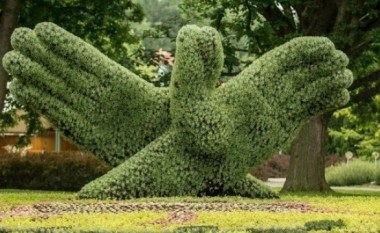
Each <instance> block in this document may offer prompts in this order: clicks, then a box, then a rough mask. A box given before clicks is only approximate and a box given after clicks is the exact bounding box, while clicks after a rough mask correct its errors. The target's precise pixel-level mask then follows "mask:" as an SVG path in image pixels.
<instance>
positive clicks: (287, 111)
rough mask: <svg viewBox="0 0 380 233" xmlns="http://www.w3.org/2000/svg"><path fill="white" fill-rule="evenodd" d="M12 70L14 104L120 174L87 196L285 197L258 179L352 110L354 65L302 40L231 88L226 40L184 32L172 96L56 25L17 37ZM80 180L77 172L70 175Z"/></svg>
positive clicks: (326, 46)
mask: <svg viewBox="0 0 380 233" xmlns="http://www.w3.org/2000/svg"><path fill="white" fill-rule="evenodd" d="M11 41H12V46H13V48H14V51H11V52H9V53H7V54H6V55H5V57H4V59H3V65H4V67H5V68H6V70H7V71H8V72H9V73H10V74H11V75H12V76H13V78H14V79H13V81H12V85H11V93H12V95H13V96H14V97H15V98H16V99H17V101H19V102H20V103H21V104H23V105H25V106H28V107H29V108H31V109H34V110H35V111H37V112H39V113H40V114H42V115H43V116H45V117H46V118H47V119H48V120H49V121H50V122H51V123H52V124H53V125H54V126H55V127H57V128H58V129H60V131H61V132H63V134H64V135H65V136H66V137H67V138H69V139H71V140H72V141H73V142H75V143H76V144H77V145H80V146H81V147H82V148H84V149H87V150H89V151H91V152H93V153H94V154H95V155H96V156H98V157H99V158H101V159H102V160H104V161H105V162H107V163H108V164H110V165H112V166H114V167H115V168H113V169H112V170H111V171H110V172H108V173H107V174H105V175H104V176H102V177H100V178H98V179H96V180H94V181H92V182H90V183H89V184H87V185H86V186H84V187H83V188H82V190H81V191H80V192H79V197H82V198H98V199H106V198H107V199H108V198H111V199H127V198H134V197H150V196H183V195H188V196H202V195H241V196H246V197H275V196H277V194H276V193H275V192H273V191H271V190H270V189H269V188H267V187H266V186H265V185H264V184H263V183H261V182H260V181H258V180H257V179H256V178H254V177H253V176H251V175H249V174H248V171H249V169H250V168H252V167H255V166H258V165H260V163H262V162H263V161H265V160H266V159H268V158H269V157H270V156H271V155H272V154H273V153H274V152H275V151H276V150H278V149H279V148H281V146H282V145H284V144H285V143H288V142H289V141H290V140H291V139H292V138H293V137H294V135H295V134H296V133H297V130H298V129H299V128H300V126H301V125H302V123H303V122H304V121H305V120H306V119H308V118H309V117H310V116H313V115H318V114H320V113H322V112H323V111H326V110H328V109H332V108H336V107H338V106H342V105H344V104H346V103H347V102H348V100H349V94H348V91H347V90H346V88H347V87H348V86H349V85H350V84H351V83H352V73H351V72H350V71H349V70H347V69H346V66H347V64H348V58H347V57H346V56H345V55H344V54H343V53H342V52H341V51H338V50H336V49H335V47H334V45H333V43H332V42H331V41H330V40H328V39H327V38H321V37H300V38H295V39H293V40H291V41H290V42H288V43H286V44H284V45H282V46H279V47H277V48H275V49H273V50H271V51H269V52H268V53H266V54H264V55H263V56H261V57H260V58H258V59H256V60H255V61H254V62H253V63H252V64H251V65H250V66H249V67H247V68H246V69H245V70H244V71H242V72H241V73H240V74H239V75H237V76H236V77H234V78H233V79H232V80H231V81H229V82H227V83H226V84H225V85H223V86H222V87H217V82H218V80H219V77H220V75H221V70H222V67H223V59H224V55H223V48H222V44H221V38H220V36H219V34H218V32H217V31H216V30H215V29H213V28H210V27H202V28H201V27H197V26H192V25H191V26H185V27H183V28H182V29H181V30H180V31H179V33H178V36H177V42H176V43H177V51H176V54H175V57H176V61H175V63H174V68H173V72H172V77H171V83H170V87H169V88H158V87H154V86H153V85H152V84H150V83H148V82H146V81H144V80H143V79H141V78H139V77H138V76H137V75H136V74H134V73H132V72H131V71H129V70H128V69H126V68H125V67H123V66H121V65H119V64H117V63H116V62H114V61H112V60H111V59H109V58H107V57H106V56H105V55H103V54H102V53H100V52H99V51H98V50H96V49H95V48H94V47H92V46H91V45H89V44H87V43H85V42H84V41H82V40H81V39H80V38H78V37H76V36H74V35H72V34H70V33H69V32H67V31H65V30H64V29H62V28H60V27H58V26H57V25H55V24H53V23H40V24H38V25H37V26H36V27H35V29H34V30H30V29H27V28H19V29H16V30H15V32H14V33H13V35H12V39H11ZM71 172H75V171H71Z"/></svg>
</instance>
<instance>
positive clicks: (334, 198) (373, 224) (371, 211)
mask: <svg viewBox="0 0 380 233" xmlns="http://www.w3.org/2000/svg"><path fill="white" fill-rule="evenodd" d="M41 202H97V201H96V200H77V199H76V195H75V193H70V192H44V191H24V190H1V191H0V212H1V211H7V210H10V209H12V208H14V207H15V206H16V207H17V206H19V205H30V204H35V203H41ZM106 202H113V201H106ZM123 202H133V203H151V202H165V203H174V202H175V203H177V202H196V203H210V202H212V203H214V202H222V203H251V204H271V203H278V202H291V203H307V204H309V205H310V206H311V207H313V208H316V209H319V210H320V211H318V212H313V211H310V212H309V211H306V212H299V211H285V212H271V211H255V212H250V211H241V210H239V211H231V212H221V211H211V212H210V211H200V212H197V217H196V218H195V219H194V220H193V221H191V222H185V223H169V224H158V223H157V221H160V220H162V219H166V218H168V216H169V214H168V213H167V212H165V211H161V212H154V211H149V210H148V211H139V212H131V213H104V214H99V213H91V214H86V213H77V214H63V215H58V216H49V217H46V218H40V217H36V216H21V217H15V216H14V217H9V216H4V217H3V218H2V219H1V221H0V228H1V227H10V228H17V227H24V228H40V227H46V228H51V227H67V228H70V229H104V230H107V231H120V230H125V231H132V230H133V231H164V230H174V229H177V228H178V227H183V226H205V225H207V226H217V227H219V228H220V229H235V230H231V231H234V232H244V230H241V231H238V229H244V228H247V227H255V228H271V227H277V228H278V227H281V228H286V227H302V226H304V224H305V223H306V222H308V221H319V220H339V219H341V220H343V222H344V223H345V225H346V226H344V227H343V228H341V229H334V230H333V232H334V231H335V232H378V231H380V221H379V220H378V219H380V192H366V191H346V190H345V191H342V190H339V191H336V192H335V194H322V195H321V194H316V193H282V194H281V198H280V199H249V198H241V197H204V198H194V197H173V198H142V199H133V200H127V201H123ZM0 216H1V215H0ZM320 232H323V231H320Z"/></svg>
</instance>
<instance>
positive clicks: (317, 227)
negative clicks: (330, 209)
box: [305, 219, 345, 231]
mask: <svg viewBox="0 0 380 233" xmlns="http://www.w3.org/2000/svg"><path fill="white" fill-rule="evenodd" d="M344 226H345V224H344V222H343V221H342V220H341V219H339V220H337V221H334V220H320V221H309V222H307V223H305V227H306V229H307V230H308V231H312V230H314V231H331V230H332V229H333V228H341V227H344Z"/></svg>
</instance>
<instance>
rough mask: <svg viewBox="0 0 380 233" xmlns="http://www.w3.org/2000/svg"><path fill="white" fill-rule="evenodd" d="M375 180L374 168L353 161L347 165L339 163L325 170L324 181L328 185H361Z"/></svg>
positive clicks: (367, 164) (365, 163) (371, 165)
mask: <svg viewBox="0 0 380 233" xmlns="http://www.w3.org/2000/svg"><path fill="white" fill-rule="evenodd" d="M374 180H375V166H374V164H373V163H371V162H368V161H362V160H358V159H357V160H353V161H351V162H349V164H348V165H346V164H345V163H341V164H339V165H337V166H333V167H329V168H327V169H326V181H327V183H328V184H329V185H334V186H345V185H361V184H366V183H370V182H372V181H374Z"/></svg>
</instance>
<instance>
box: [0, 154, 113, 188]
mask: <svg viewBox="0 0 380 233" xmlns="http://www.w3.org/2000/svg"><path fill="white" fill-rule="evenodd" d="M109 169H110V167H108V166H107V165H106V164H104V163H103V162H101V161H100V160H98V159H97V158H95V157H94V156H92V155H90V154H86V153H79V152H70V153H68V152H66V153H50V154H48V153H44V154H27V155H26V156H20V155H19V154H8V153H3V154H0V187H1V188H11V189H34V190H59V191H78V190H79V189H80V188H81V187H82V186H84V185H85V184H87V183H88V182H90V181H92V180H94V179H96V178H97V177H99V176H101V175H103V174H105V173H106V172H107V171H108V170H109Z"/></svg>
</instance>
